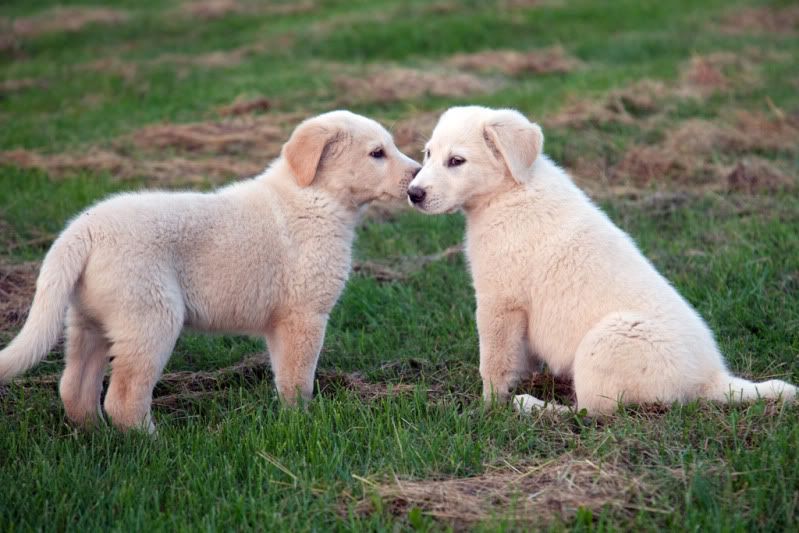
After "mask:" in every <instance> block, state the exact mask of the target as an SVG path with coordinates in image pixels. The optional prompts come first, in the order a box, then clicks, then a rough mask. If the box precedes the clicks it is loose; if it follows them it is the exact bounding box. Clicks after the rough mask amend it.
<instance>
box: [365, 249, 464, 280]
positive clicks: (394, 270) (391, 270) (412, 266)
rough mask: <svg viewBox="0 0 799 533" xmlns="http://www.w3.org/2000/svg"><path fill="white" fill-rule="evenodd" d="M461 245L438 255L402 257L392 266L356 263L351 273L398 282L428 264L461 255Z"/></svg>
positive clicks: (374, 262)
mask: <svg viewBox="0 0 799 533" xmlns="http://www.w3.org/2000/svg"><path fill="white" fill-rule="evenodd" d="M462 251H463V247H462V246H461V245H455V246H450V247H449V248H446V249H444V250H442V251H440V252H438V253H435V254H430V255H422V256H416V257H413V256H411V257H403V258H402V259H401V260H399V261H396V262H395V263H392V264H386V263H379V262H376V261H356V262H355V263H353V265H352V270H353V272H358V273H360V274H364V275H366V276H370V277H373V278H375V279H376V280H378V281H400V280H403V279H405V278H407V277H408V276H410V275H411V274H413V273H415V272H418V271H419V270H421V269H422V268H424V267H425V266H427V265H429V264H430V263H435V262H437V261H443V260H447V259H450V258H451V257H456V256H458V255H460V254H461V252H462Z"/></svg>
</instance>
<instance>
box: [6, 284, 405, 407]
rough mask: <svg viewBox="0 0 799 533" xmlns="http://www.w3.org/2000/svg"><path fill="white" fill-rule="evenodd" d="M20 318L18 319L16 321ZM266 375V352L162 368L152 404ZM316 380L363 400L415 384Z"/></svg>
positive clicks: (39, 379) (320, 374)
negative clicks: (214, 365)
mask: <svg viewBox="0 0 799 533" xmlns="http://www.w3.org/2000/svg"><path fill="white" fill-rule="evenodd" d="M0 280H2V277H0ZM1 288H2V285H0V289H1ZM23 320H24V317H23ZM21 322H22V320H20V324H21ZM1 331H3V330H2V329H0V332H1ZM59 378H60V375H59V374H46V375H42V376H32V377H28V378H23V379H20V380H18V381H17V383H18V384H19V385H21V386H23V387H55V386H56V385H57V383H58V380H59ZM269 379H272V370H271V366H270V364H269V356H268V354H266V353H260V354H255V355H252V356H250V357H247V358H245V359H242V360H241V361H239V362H238V363H236V364H234V365H231V366H227V367H223V368H219V369H216V370H201V371H189V370H181V371H176V372H166V373H165V374H163V375H162V376H161V379H159V380H158V383H157V384H156V386H155V390H154V391H153V405H154V406H156V407H161V408H164V409H168V410H180V409H181V408H183V407H184V406H186V405H187V403H189V402H192V401H196V400H205V399H208V398H211V397H214V396H219V394H220V393H221V392H224V391H225V390H226V389H229V388H231V387H232V386H234V385H237V384H243V383H254V382H258V381H263V380H269ZM316 382H317V384H318V393H319V394H321V395H328V394H334V393H335V392H336V391H338V390H342V389H344V390H348V391H351V392H352V393H354V394H355V395H356V396H358V397H359V398H360V399H361V400H363V401H364V402H372V401H375V400H379V399H381V398H388V397H392V396H397V395H401V394H409V393H412V392H413V391H415V390H416V386H415V385H412V384H408V383H375V382H370V381H367V380H366V379H365V378H364V377H363V375H361V374H359V373H357V372H352V373H348V372H339V371H335V370H324V369H320V370H318V371H317V373H316Z"/></svg>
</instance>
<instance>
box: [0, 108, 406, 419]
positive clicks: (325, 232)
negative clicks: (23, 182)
mask: <svg viewBox="0 0 799 533" xmlns="http://www.w3.org/2000/svg"><path fill="white" fill-rule="evenodd" d="M381 150H382V154H383V156H382V157H380V154H381V152H380V151H381ZM418 169H419V164H418V163H416V162H415V161H413V160H411V159H409V158H408V157H406V156H405V155H404V154H402V153H401V152H399V150H398V149H397V148H396V146H395V145H394V142H393V140H392V138H391V135H390V134H389V133H388V132H387V131H386V130H385V129H384V128H383V127H381V126H380V125H379V124H378V123H376V122H374V121H372V120H369V119H367V118H365V117H361V116H358V115H355V114H352V113H349V112H346V111H334V112H331V113H327V114H324V115H320V116H318V117H315V118H312V119H309V120H307V121H305V122H303V123H302V124H301V125H299V126H298V127H297V129H296V130H295V131H294V133H293V134H292V136H291V139H290V140H289V141H288V142H287V143H286V145H285V146H284V147H283V153H282V157H281V158H279V159H277V160H276V161H275V162H274V163H273V164H272V165H271V166H270V167H269V168H268V169H267V170H266V171H265V172H264V173H263V174H262V175H260V176H258V177H256V178H254V179H250V180H246V181H241V182H238V183H235V184H233V185H230V186H228V187H225V188H222V189H220V190H218V191H216V192H212V193H196V192H179V193H175V192H143V193H138V194H120V195H117V196H114V197H112V198H109V199H107V200H104V201H102V202H100V203H98V204H96V205H94V206H92V207H90V208H89V209H87V210H86V211H84V212H83V213H82V214H80V215H79V216H78V217H77V218H75V219H74V220H73V221H72V222H71V223H70V224H69V225H68V226H67V228H66V229H65V230H64V231H63V233H62V234H61V235H60V236H59V237H58V239H57V240H56V241H55V242H54V243H53V246H52V248H51V249H50V251H49V252H48V253H47V256H46V257H45V259H44V262H43V263H42V268H41V272H40V274H39V278H38V281H37V287H36V295H35V297H34V299H33V305H32V307H31V311H30V315H29V317H28V320H27V322H26V323H25V325H24V327H23V329H22V331H21V332H20V333H19V335H18V336H17V337H16V338H15V339H14V340H13V341H12V342H11V344H9V346H8V347H7V348H5V349H4V350H3V351H1V352H0V381H7V380H9V379H11V378H12V377H13V376H15V375H17V374H19V373H21V372H24V371H25V370H27V369H28V368H30V367H31V366H33V365H34V364H36V363H37V362H38V361H40V360H41V359H42V358H43V357H44V356H45V355H46V354H47V352H48V350H49V349H50V348H51V347H52V345H53V344H54V343H55V342H56V341H57V339H58V337H59V335H60V334H61V330H62V327H63V323H64V318H65V316H66V323H67V332H66V333H67V339H66V368H65V370H64V374H63V377H62V378H61V383H60V393H61V397H62V399H63V402H64V407H65V409H66V412H67V415H68V416H69V417H70V419H72V420H73V421H75V422H78V423H82V424H86V423H91V422H93V421H94V420H95V419H96V418H97V417H98V414H99V413H100V411H99V400H100V392H101V389H102V382H103V376H104V373H105V369H106V366H107V365H108V363H109V361H110V363H111V368H112V373H111V381H110V385H109V388H108V392H107V394H106V397H105V403H104V407H105V410H106V413H107V414H108V415H109V416H110V417H111V420H112V422H113V423H114V424H115V425H116V426H118V427H121V428H138V427H144V428H145V429H148V430H150V431H152V430H153V429H154V426H153V423H152V420H151V417H150V404H151V401H152V389H153V386H154V385H155V383H156V381H157V380H158V378H159V376H160V374H161V371H162V370H163V368H164V365H166V362H167V360H168V359H169V356H170V354H171V352H172V349H173V347H174V345H175V341H176V340H177V338H178V335H179V334H180V331H181V329H182V328H183V326H184V325H187V326H189V327H192V328H196V329H200V330H205V331H217V332H242V333H249V334H253V335H264V336H265V337H266V340H267V343H268V347H269V354H270V358H271V363H272V368H273V371H274V374H275V382H276V385H277V389H278V392H279V393H280V395H281V397H283V398H284V399H285V400H287V401H288V402H289V403H293V402H294V401H295V400H296V395H297V394H298V393H299V394H300V395H301V396H302V397H303V398H310V397H311V393H312V388H313V377H314V372H315V369H316V362H317V358H318V355H319V350H320V348H321V346H322V341H323V339H324V332H325V326H326V324H327V319H328V313H329V312H330V310H331V308H332V307H333V305H334V304H335V302H336V300H337V299H338V297H339V295H340V294H341V291H342V289H343V288H344V284H345V282H346V280H347V277H348V274H349V271H350V262H351V247H352V242H353V238H354V230H355V224H356V221H357V218H358V214H359V212H360V210H361V207H362V206H364V205H365V204H366V203H368V202H369V201H371V200H375V199H389V198H396V199H401V198H402V197H403V196H404V193H405V190H406V188H407V184H408V182H409V181H410V180H411V178H412V177H413V175H414V173H415V172H416V171H418Z"/></svg>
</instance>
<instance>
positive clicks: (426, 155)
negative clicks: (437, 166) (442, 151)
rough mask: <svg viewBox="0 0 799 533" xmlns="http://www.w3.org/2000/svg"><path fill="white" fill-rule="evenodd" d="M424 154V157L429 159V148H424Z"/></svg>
mask: <svg viewBox="0 0 799 533" xmlns="http://www.w3.org/2000/svg"><path fill="white" fill-rule="evenodd" d="M424 156H425V158H426V159H430V150H425V151H424Z"/></svg>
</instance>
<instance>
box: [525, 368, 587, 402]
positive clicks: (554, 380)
mask: <svg viewBox="0 0 799 533" xmlns="http://www.w3.org/2000/svg"><path fill="white" fill-rule="evenodd" d="M513 394H530V395H532V396H535V397H536V398H538V399H539V400H544V401H547V402H554V403H557V404H560V405H571V404H575V403H576V402H577V398H576V396H575V394H574V383H573V381H572V380H571V379H569V378H564V377H560V376H554V375H552V374H549V373H547V372H536V373H535V374H533V375H532V376H531V377H530V378H529V379H527V380H525V381H523V382H522V383H520V384H519V385H518V386H517V387H516V388H515V390H514V392H513Z"/></svg>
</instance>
